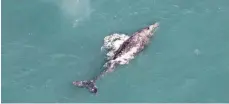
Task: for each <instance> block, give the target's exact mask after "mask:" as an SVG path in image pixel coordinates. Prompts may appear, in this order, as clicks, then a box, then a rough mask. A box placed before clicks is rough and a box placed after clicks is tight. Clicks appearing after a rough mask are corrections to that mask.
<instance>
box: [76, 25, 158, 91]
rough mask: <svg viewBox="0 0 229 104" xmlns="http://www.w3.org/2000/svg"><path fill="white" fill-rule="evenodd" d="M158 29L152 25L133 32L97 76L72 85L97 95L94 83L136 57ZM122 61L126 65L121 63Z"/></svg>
mask: <svg viewBox="0 0 229 104" xmlns="http://www.w3.org/2000/svg"><path fill="white" fill-rule="evenodd" d="M158 27H159V23H154V24H152V25H150V26H148V27H145V28H143V29H141V30H139V31H137V32H135V33H134V34H133V35H132V36H130V37H129V38H128V39H127V40H126V41H124V42H123V44H122V45H121V46H120V47H119V49H118V50H117V51H116V52H115V54H114V56H113V57H112V58H111V59H110V60H108V61H107V62H106V63H105V64H104V70H103V71H102V72H101V73H100V74H99V75H98V76H95V77H94V78H92V79H91V80H84V81H74V82H73V85H75V86H77V87H81V88H86V89H88V90H89V92H91V93H97V90H98V88H97V86H96V84H95V83H96V81H97V80H98V79H100V78H101V77H102V76H104V75H106V74H107V73H110V72H113V71H114V70H115V68H116V66H118V65H121V64H127V63H128V62H129V61H130V60H132V59H133V57H132V56H136V55H137V54H138V53H140V52H141V51H142V50H143V49H144V48H145V46H146V45H147V44H148V43H149V41H150V39H151V37H152V36H153V34H154V32H155V31H156V29H157V28H158ZM123 61H124V62H127V63H122V62H123Z"/></svg>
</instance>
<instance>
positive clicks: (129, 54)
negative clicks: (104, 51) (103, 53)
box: [115, 47, 139, 65]
mask: <svg viewBox="0 0 229 104" xmlns="http://www.w3.org/2000/svg"><path fill="white" fill-rule="evenodd" d="M138 48H139V47H133V48H131V50H130V51H128V52H126V53H124V54H123V55H122V56H120V57H118V58H117V59H115V61H118V62H120V64H121V65H124V64H128V63H129V61H130V60H132V59H133V58H134V54H135V53H137V51H138Z"/></svg>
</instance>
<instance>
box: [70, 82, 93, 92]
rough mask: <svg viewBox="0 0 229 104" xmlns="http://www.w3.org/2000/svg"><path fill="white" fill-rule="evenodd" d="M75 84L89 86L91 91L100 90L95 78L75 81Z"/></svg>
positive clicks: (82, 86)
mask: <svg viewBox="0 0 229 104" xmlns="http://www.w3.org/2000/svg"><path fill="white" fill-rule="evenodd" d="M73 85H75V86H77V87H80V88H87V89H88V90H89V92H91V93H97V90H98V88H97V87H96V85H95V81H94V80H85V81H74V82H73Z"/></svg>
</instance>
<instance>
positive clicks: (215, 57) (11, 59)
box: [1, 0, 229, 103]
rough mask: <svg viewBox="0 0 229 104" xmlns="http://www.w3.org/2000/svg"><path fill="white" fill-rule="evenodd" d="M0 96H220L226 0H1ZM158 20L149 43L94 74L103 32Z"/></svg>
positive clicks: (226, 89)
mask: <svg viewBox="0 0 229 104" xmlns="http://www.w3.org/2000/svg"><path fill="white" fill-rule="evenodd" d="M1 1H2V45H1V48H2V53H1V55H2V70H1V71H2V83H1V87H2V102H3V103H8V102H11V103H12V102H40V103H41V102H53V103H57V102H59V103H61V102H65V103H68V102H72V103H76V102H88V103H89V102H100V103H101V102H113V103H121V102H158V103H159V102H160V103H162V102H173V103H176V102H189V103H191V102H202V103H204V102H208V103H210V102H221V103H223V102H227V103H229V99H228V98H229V54H228V53H229V0H1ZM154 22H160V27H159V29H158V30H157V32H156V33H155V37H154V38H153V39H152V42H151V43H150V45H149V46H148V47H147V48H146V49H145V50H144V51H143V52H142V53H141V54H140V55H139V56H137V57H136V58H135V59H134V60H133V61H131V62H130V64H128V65H125V66H120V67H118V68H117V70H116V71H115V72H114V73H111V74H108V75H107V76H104V77H103V79H101V80H99V81H98V82H97V86H98V94H97V95H93V94H91V93H89V92H88V91H87V90H86V89H82V88H77V87H75V86H73V85H72V81H75V80H86V79H90V78H91V77H93V76H95V75H97V74H99V73H100V71H101V70H102V69H101V66H102V65H103V64H104V57H105V56H104V53H103V52H101V50H100V47H101V46H102V45H103V39H104V37H105V36H107V35H109V34H112V33H115V32H118V33H125V34H128V35H131V34H132V33H134V32H135V31H137V30H139V29H141V28H143V27H145V26H148V25H150V24H152V23H154Z"/></svg>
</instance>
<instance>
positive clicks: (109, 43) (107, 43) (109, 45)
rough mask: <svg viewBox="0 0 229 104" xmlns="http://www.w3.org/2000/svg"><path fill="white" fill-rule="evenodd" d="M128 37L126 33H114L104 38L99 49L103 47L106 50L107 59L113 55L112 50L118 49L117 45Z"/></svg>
mask: <svg viewBox="0 0 229 104" xmlns="http://www.w3.org/2000/svg"><path fill="white" fill-rule="evenodd" d="M128 38H129V36H128V35H125V34H118V33H114V34H111V35H109V36H106V37H105V38H104V44H103V46H102V47H101V50H103V49H105V50H106V51H107V54H106V55H107V59H108V60H109V59H110V58H112V57H113V56H114V52H115V51H117V50H118V49H119V47H120V46H121V45H122V44H123V42H124V41H126V40H127V39H128Z"/></svg>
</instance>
